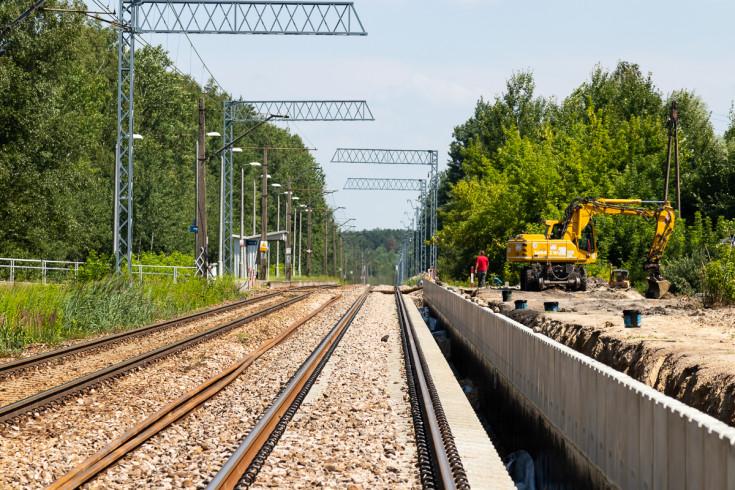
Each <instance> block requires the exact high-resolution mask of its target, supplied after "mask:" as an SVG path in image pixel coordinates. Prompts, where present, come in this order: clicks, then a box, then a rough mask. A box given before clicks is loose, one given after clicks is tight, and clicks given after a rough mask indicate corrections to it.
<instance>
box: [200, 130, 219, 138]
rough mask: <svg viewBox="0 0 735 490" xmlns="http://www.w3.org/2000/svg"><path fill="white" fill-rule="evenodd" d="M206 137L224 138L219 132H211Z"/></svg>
mask: <svg viewBox="0 0 735 490" xmlns="http://www.w3.org/2000/svg"><path fill="white" fill-rule="evenodd" d="M204 136H217V137H219V136H222V135H221V134H219V133H218V132H217V131H211V132H209V133H205V135H204Z"/></svg>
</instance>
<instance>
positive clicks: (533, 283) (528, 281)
mask: <svg viewBox="0 0 735 490" xmlns="http://www.w3.org/2000/svg"><path fill="white" fill-rule="evenodd" d="M521 274H523V280H522V281H521V284H523V286H522V290H523V291H540V290H541V288H540V287H539V284H538V279H539V278H538V276H537V275H536V274H535V273H534V270H533V267H525V268H524V269H523V271H522V272H521Z"/></svg>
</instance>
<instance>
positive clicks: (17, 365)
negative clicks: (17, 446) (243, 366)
mask: <svg viewBox="0 0 735 490" xmlns="http://www.w3.org/2000/svg"><path fill="white" fill-rule="evenodd" d="M305 289H306V290H308V289H311V288H309V287H308V286H307V287H300V288H293V289H287V290H284V291H276V292H273V293H269V294H264V295H262V296H257V297H255V298H245V299H242V300H238V301H235V302H234V303H231V304H228V305H223V306H218V307H216V308H210V309H208V310H205V311H200V312H198V313H192V314H189V315H184V316H180V317H177V318H173V319H171V320H166V321H163V322H159V323H154V324H152V325H146V326H144V327H139V328H136V329H133V330H126V331H124V332H120V333H117V334H113V335H108V336H105V337H100V338H98V339H93V340H90V341H87V342H82V343H80V344H76V345H70V346H68V347H64V348H62V349H57V350H53V351H49V352H45V353H42V354H38V355H35V356H31V357H26V358H23V359H17V360H15V361H12V362H8V363H5V364H0V381H3V380H4V379H6V378H8V377H10V376H14V375H17V374H20V373H23V372H26V371H30V370H33V369H38V368H39V367H41V366H43V365H45V364H51V363H57V362H59V361H61V360H64V359H66V358H69V357H76V356H80V355H83V354H91V353H93V352H97V351H100V350H103V349H108V348H110V347H112V346H114V345H116V344H119V343H122V342H126V341H129V340H132V339H137V338H140V337H143V336H146V335H151V334H153V333H155V332H161V331H163V330H167V329H170V328H174V327H178V326H181V325H184V324H186V323H191V322H194V321H197V320H202V319H204V318H208V317H210V316H213V315H219V314H222V313H225V312H228V311H232V310H235V309H238V308H242V307H243V306H247V305H253V304H257V303H260V302H262V301H265V300H267V299H270V298H273V297H276V296H280V295H283V294H284V293H289V292H291V293H292V292H299V291H303V290H305Z"/></svg>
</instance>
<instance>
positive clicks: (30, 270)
mask: <svg viewBox="0 0 735 490" xmlns="http://www.w3.org/2000/svg"><path fill="white" fill-rule="evenodd" d="M83 265H84V262H70V261H66V260H38V259H11V258H5V257H0V278H3V279H4V278H6V277H7V279H8V280H9V281H10V282H15V281H16V280H22V281H34V280H39V279H40V280H41V281H43V283H44V284H46V282H47V280H52V281H62V280H68V279H69V276H71V275H73V276H74V280H76V279H77V275H78V274H79V267H80V266H83Z"/></svg>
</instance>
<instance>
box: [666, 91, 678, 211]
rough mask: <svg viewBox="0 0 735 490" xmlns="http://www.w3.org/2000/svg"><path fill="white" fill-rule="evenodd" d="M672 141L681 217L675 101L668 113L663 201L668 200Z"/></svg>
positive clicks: (672, 102)
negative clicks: (667, 141)
mask: <svg viewBox="0 0 735 490" xmlns="http://www.w3.org/2000/svg"><path fill="white" fill-rule="evenodd" d="M672 139H673V140H674V165H675V166H676V207H677V211H679V216H681V190H680V187H679V186H680V179H679V113H678V111H677V110H676V101H675V100H673V101H671V112H670V113H669V143H668V147H667V149H666V178H665V181H666V182H665V184H664V201H668V200H669V175H670V173H671V140H672Z"/></svg>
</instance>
